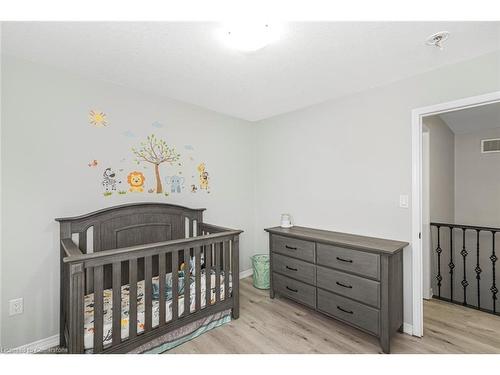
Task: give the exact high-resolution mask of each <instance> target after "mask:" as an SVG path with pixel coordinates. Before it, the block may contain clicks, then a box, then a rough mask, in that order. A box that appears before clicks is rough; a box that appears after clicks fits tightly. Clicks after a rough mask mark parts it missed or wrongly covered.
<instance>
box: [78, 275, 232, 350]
mask: <svg viewBox="0 0 500 375" xmlns="http://www.w3.org/2000/svg"><path fill="white" fill-rule="evenodd" d="M224 277H225V276H224V273H223V272H221V274H220V300H224V295H225V293H224ZM171 278H172V275H171V274H170V273H169V274H167V275H166V296H165V305H166V309H165V311H166V314H165V315H166V318H165V319H166V321H167V322H168V321H170V320H171V319H172V293H171V285H172V284H171V280H172V279H171ZM210 279H211V281H210V285H211V290H210V300H211V303H215V301H216V291H215V280H216V275H215V272H214V271H212V272H211V277H210ZM152 283H153V308H152V310H153V312H152V325H153V327H155V326H158V325H159V316H160V304H159V300H158V298H159V293H158V291H159V278H158V276H155V277H153V278H152ZM231 286H232V282H231V274H229V287H230V291H231ZM189 289H190V311H191V312H194V311H195V282H194V277H193V276H192V277H191V278H190V282H189ZM112 294H113V293H112V289H105V290H104V291H103V299H104V300H103V310H104V311H103V313H104V315H103V345H104V346H105V347H106V346H108V345H111V343H112V322H113V295H112ZM200 294H201V307H202V308H204V307H205V305H206V277H205V270H204V269H203V270H202V271H201V290H200ZM129 301H130V297H129V285H128V284H127V285H123V286H122V287H121V338H122V339H125V338H127V337H128V335H129ZM177 303H178V313H179V316H182V315H183V314H184V278H183V277H182V275H180V277H179V298H178V302H177ZM84 308H85V317H84V318H85V320H84V348H85V350H87V351H88V350H91V349H92V348H93V346H94V294H93V293H91V294H88V295H86V296H85V301H84ZM144 312H145V309H144V280H142V281H139V282H138V283H137V332H138V333H140V332H143V331H144V318H145V313H144Z"/></svg>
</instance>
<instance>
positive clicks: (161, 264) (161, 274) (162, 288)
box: [158, 253, 166, 327]
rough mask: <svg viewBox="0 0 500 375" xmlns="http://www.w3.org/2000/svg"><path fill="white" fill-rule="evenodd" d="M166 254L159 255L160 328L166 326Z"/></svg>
mask: <svg viewBox="0 0 500 375" xmlns="http://www.w3.org/2000/svg"><path fill="white" fill-rule="evenodd" d="M165 259H166V257H165V253H161V254H159V255H158V278H159V286H160V288H159V289H160V297H159V299H158V302H159V304H160V317H159V319H160V323H159V325H160V327H161V326H163V325H164V324H165V273H166V272H165V267H166V263H165Z"/></svg>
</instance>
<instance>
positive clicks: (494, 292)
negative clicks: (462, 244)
mask: <svg viewBox="0 0 500 375" xmlns="http://www.w3.org/2000/svg"><path fill="white" fill-rule="evenodd" d="M495 234H496V232H495V231H491V237H492V250H491V256H490V260H491V267H492V272H491V276H492V279H493V282H492V285H491V288H490V291H491V294H492V296H491V298H492V299H493V314H495V313H496V312H497V307H496V304H497V293H498V289H497V285H496V280H495V277H496V275H495V263H496V262H497V260H498V257H497V256H496V254H495Z"/></svg>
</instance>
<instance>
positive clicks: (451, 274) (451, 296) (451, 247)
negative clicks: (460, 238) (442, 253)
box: [448, 226, 455, 302]
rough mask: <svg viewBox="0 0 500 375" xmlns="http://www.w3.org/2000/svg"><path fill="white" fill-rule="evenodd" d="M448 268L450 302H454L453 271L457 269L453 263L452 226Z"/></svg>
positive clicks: (451, 229) (451, 228)
mask: <svg viewBox="0 0 500 375" xmlns="http://www.w3.org/2000/svg"><path fill="white" fill-rule="evenodd" d="M448 268H449V269H450V301H451V302H453V270H454V268H455V263H453V227H452V226H450V263H448Z"/></svg>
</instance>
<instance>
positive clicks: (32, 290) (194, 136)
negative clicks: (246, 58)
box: [1, 56, 255, 348]
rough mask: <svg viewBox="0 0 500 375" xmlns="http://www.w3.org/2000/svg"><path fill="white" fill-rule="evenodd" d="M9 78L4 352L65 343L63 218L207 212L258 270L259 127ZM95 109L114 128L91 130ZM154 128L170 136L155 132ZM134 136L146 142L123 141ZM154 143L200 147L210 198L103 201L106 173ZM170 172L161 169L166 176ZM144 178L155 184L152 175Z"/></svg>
mask: <svg viewBox="0 0 500 375" xmlns="http://www.w3.org/2000/svg"><path fill="white" fill-rule="evenodd" d="M2 73H3V79H2V179H3V181H4V182H6V183H5V184H3V191H2V205H3V207H2V221H3V224H4V225H3V234H4V235H3V237H2V248H3V251H2V269H1V286H2V307H3V308H2V322H1V324H2V345H3V347H7V348H8V347H16V346H19V345H22V344H26V343H30V342H33V341H35V340H38V339H42V338H47V337H49V336H52V335H55V334H56V333H58V322H59V320H58V315H59V307H58V306H59V247H58V226H57V224H56V223H55V222H54V218H55V217H60V216H68V215H78V214H82V213H86V212H90V211H93V210H97V209H100V208H103V207H106V206H112V205H116V204H121V203H126V202H131V201H161V202H171V203H178V204H182V205H186V206H188V207H206V208H207V211H206V214H205V220H206V221H207V222H209V223H214V224H220V225H224V226H230V227H234V228H241V229H243V230H244V231H245V232H244V233H243V234H242V236H241V252H242V254H241V256H240V259H241V270H246V269H248V268H250V264H249V256H250V255H252V254H253V251H254V245H253V241H254V232H253V230H254V224H255V223H254V217H255V208H254V204H253V197H254V177H253V174H254V169H255V154H254V147H253V145H254V129H253V125H252V124H250V123H248V122H246V121H242V120H237V119H234V118H230V117H227V116H223V115H220V114H216V113H214V112H210V111H206V110H203V109H201V108H198V107H195V106H191V105H187V104H182V103H179V102H176V101H173V100H169V99H165V98H160V97H156V96H151V95H148V94H146V93H143V92H138V91H134V90H130V89H127V88H125V87H120V86H116V85H113V84H108V83H104V82H100V81H96V80H93V79H89V78H87V77H79V76H75V75H73V74H71V73H68V72H64V71H61V70H57V69H52V68H49V67H44V66H41V65H36V64H32V63H29V62H25V61H21V60H18V59H14V58H8V57H6V56H3V58H2ZM94 107H97V108H100V109H102V110H104V111H105V112H106V113H107V115H108V120H109V125H108V126H107V127H106V128H100V129H96V128H93V127H92V126H90V125H89V121H88V113H89V110H90V109H93V108H94ZM155 121H159V122H161V123H162V124H164V127H163V128H161V129H157V128H153V127H152V126H151V124H152V123H153V122H155ZM126 131H131V132H132V133H134V134H136V135H137V137H135V138H130V137H128V136H123V135H122V133H123V132H126ZM151 133H155V134H156V135H158V136H160V135H161V136H162V137H163V138H166V139H167V142H169V143H171V144H174V145H176V146H177V149H178V150H179V151H180V152H181V153H182V154H185V153H186V152H187V151H186V150H185V149H184V145H192V146H193V147H194V150H195V151H194V155H195V156H196V157H197V158H198V160H203V161H204V162H206V164H207V168H208V171H209V173H210V177H211V180H210V184H211V186H212V188H211V193H210V194H201V193H197V194H191V193H190V192H185V193H182V194H180V195H175V194H171V195H170V196H168V197H165V196H164V195H160V194H147V193H144V194H139V193H136V194H137V195H134V193H131V194H126V195H123V196H119V195H116V194H114V195H113V196H111V197H104V196H103V193H102V186H101V179H100V176H102V171H103V169H102V167H104V166H105V165H108V163H109V164H110V165H111V166H114V167H115V168H117V164H116V163H119V160H120V158H122V157H123V156H130V148H131V147H132V146H133V145H134V144H137V143H138V142H139V141H140V140H142V138H144V137H145V136H146V135H148V134H151ZM92 159H99V162H100V163H101V164H100V166H99V167H98V168H90V167H88V166H87V163H89V161H90V160H92ZM137 168H143V167H142V166H137ZM163 168H164V169H163ZM171 170H172V169H171V167H169V166H162V173H163V176H164V177H165V176H166V175H168V174H170V172H171ZM144 171H145V173H146V174H148V176H150V178H152V172H151V169H148V170H144ZM125 172H126V170H125ZM186 177H189V176H186ZM147 178H148V177H147ZM123 185H126V181H125V183H124V184H123ZM124 188H125V189H126V186H124ZM17 297H23V298H24V314H22V315H16V316H12V317H9V316H8V301H9V300H10V299H13V298H17Z"/></svg>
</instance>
